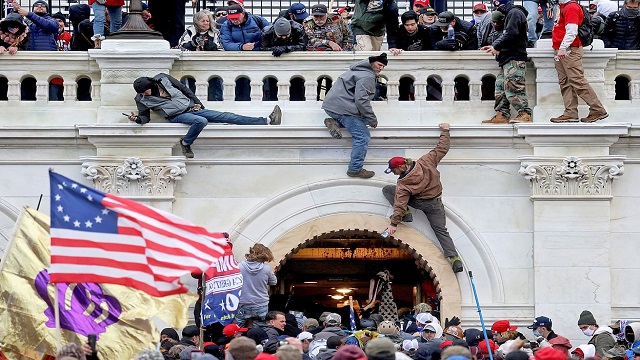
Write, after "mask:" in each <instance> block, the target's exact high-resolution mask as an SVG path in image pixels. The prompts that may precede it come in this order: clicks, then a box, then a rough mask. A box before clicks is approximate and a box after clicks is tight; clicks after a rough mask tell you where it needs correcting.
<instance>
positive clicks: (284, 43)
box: [260, 18, 307, 57]
mask: <svg viewBox="0 0 640 360" xmlns="http://www.w3.org/2000/svg"><path fill="white" fill-rule="evenodd" d="M306 48H307V34H306V33H305V32H304V28H303V27H302V25H300V24H298V23H297V22H295V21H293V20H287V19H285V18H278V19H277V20H276V21H275V22H274V23H273V25H269V26H267V27H265V28H264V29H263V30H262V39H261V42H260V49H261V50H262V51H271V54H272V55H273V56H275V57H279V56H280V55H282V54H284V53H288V52H292V51H304V50H305V49H306Z"/></svg>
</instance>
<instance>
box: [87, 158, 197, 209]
mask: <svg viewBox="0 0 640 360" xmlns="http://www.w3.org/2000/svg"><path fill="white" fill-rule="evenodd" d="M82 160H83V164H82V175H83V176H84V177H85V178H86V179H87V180H91V181H93V186H94V187H95V188H96V189H98V190H101V191H104V192H106V193H111V194H115V195H118V196H124V197H133V198H141V197H146V198H153V197H157V198H165V199H166V198H168V197H170V198H173V192H174V187H175V184H176V181H178V180H181V179H182V176H183V175H185V174H186V173H187V170H186V167H185V164H184V160H183V158H181V157H167V158H163V159H157V158H154V159H147V160H145V161H144V162H143V160H142V159H140V158H137V157H129V158H126V159H124V161H122V159H121V158H120V159H117V158H112V157H91V158H84V159H82ZM118 161H119V162H118Z"/></svg>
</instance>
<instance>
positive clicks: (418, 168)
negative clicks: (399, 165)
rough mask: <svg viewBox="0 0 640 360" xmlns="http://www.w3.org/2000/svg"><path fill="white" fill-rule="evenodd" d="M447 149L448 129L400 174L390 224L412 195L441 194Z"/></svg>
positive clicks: (399, 219) (429, 196)
mask: <svg viewBox="0 0 640 360" xmlns="http://www.w3.org/2000/svg"><path fill="white" fill-rule="evenodd" d="M448 151H449V131H442V133H441V134H440V140H439V141H438V144H437V145H436V147H435V148H434V149H433V150H431V151H429V152H428V153H427V154H425V155H423V156H422V157H421V158H420V159H418V161H414V162H413V165H412V166H411V168H410V169H409V170H407V171H406V172H405V173H404V174H402V175H400V177H399V178H398V183H397V185H396V197H395V199H394V200H393V215H391V225H393V226H397V225H398V224H399V223H400V222H402V217H403V216H404V213H405V210H406V209H407V205H408V204H409V198H411V197H412V196H413V197H415V198H416V199H422V200H428V199H433V198H436V197H438V196H440V195H442V183H441V182H440V172H439V171H438V169H437V166H438V163H440V160H442V158H443V157H444V156H445V155H446V154H447V152H448ZM440 335H442V330H441V331H440Z"/></svg>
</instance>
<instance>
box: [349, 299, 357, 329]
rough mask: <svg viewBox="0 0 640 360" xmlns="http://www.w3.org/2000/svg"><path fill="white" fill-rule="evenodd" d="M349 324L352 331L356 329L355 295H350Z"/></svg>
mask: <svg viewBox="0 0 640 360" xmlns="http://www.w3.org/2000/svg"><path fill="white" fill-rule="evenodd" d="M349 325H350V326H351V331H356V314H355V312H354V311H353V296H349Z"/></svg>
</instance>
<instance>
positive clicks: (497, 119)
mask: <svg viewBox="0 0 640 360" xmlns="http://www.w3.org/2000/svg"><path fill="white" fill-rule="evenodd" d="M482 123H483V124H508V123H509V117H508V116H505V115H504V114H503V113H501V112H500V111H497V112H496V114H495V115H494V116H493V117H492V118H491V119H489V120H484V121H483V122H482Z"/></svg>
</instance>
